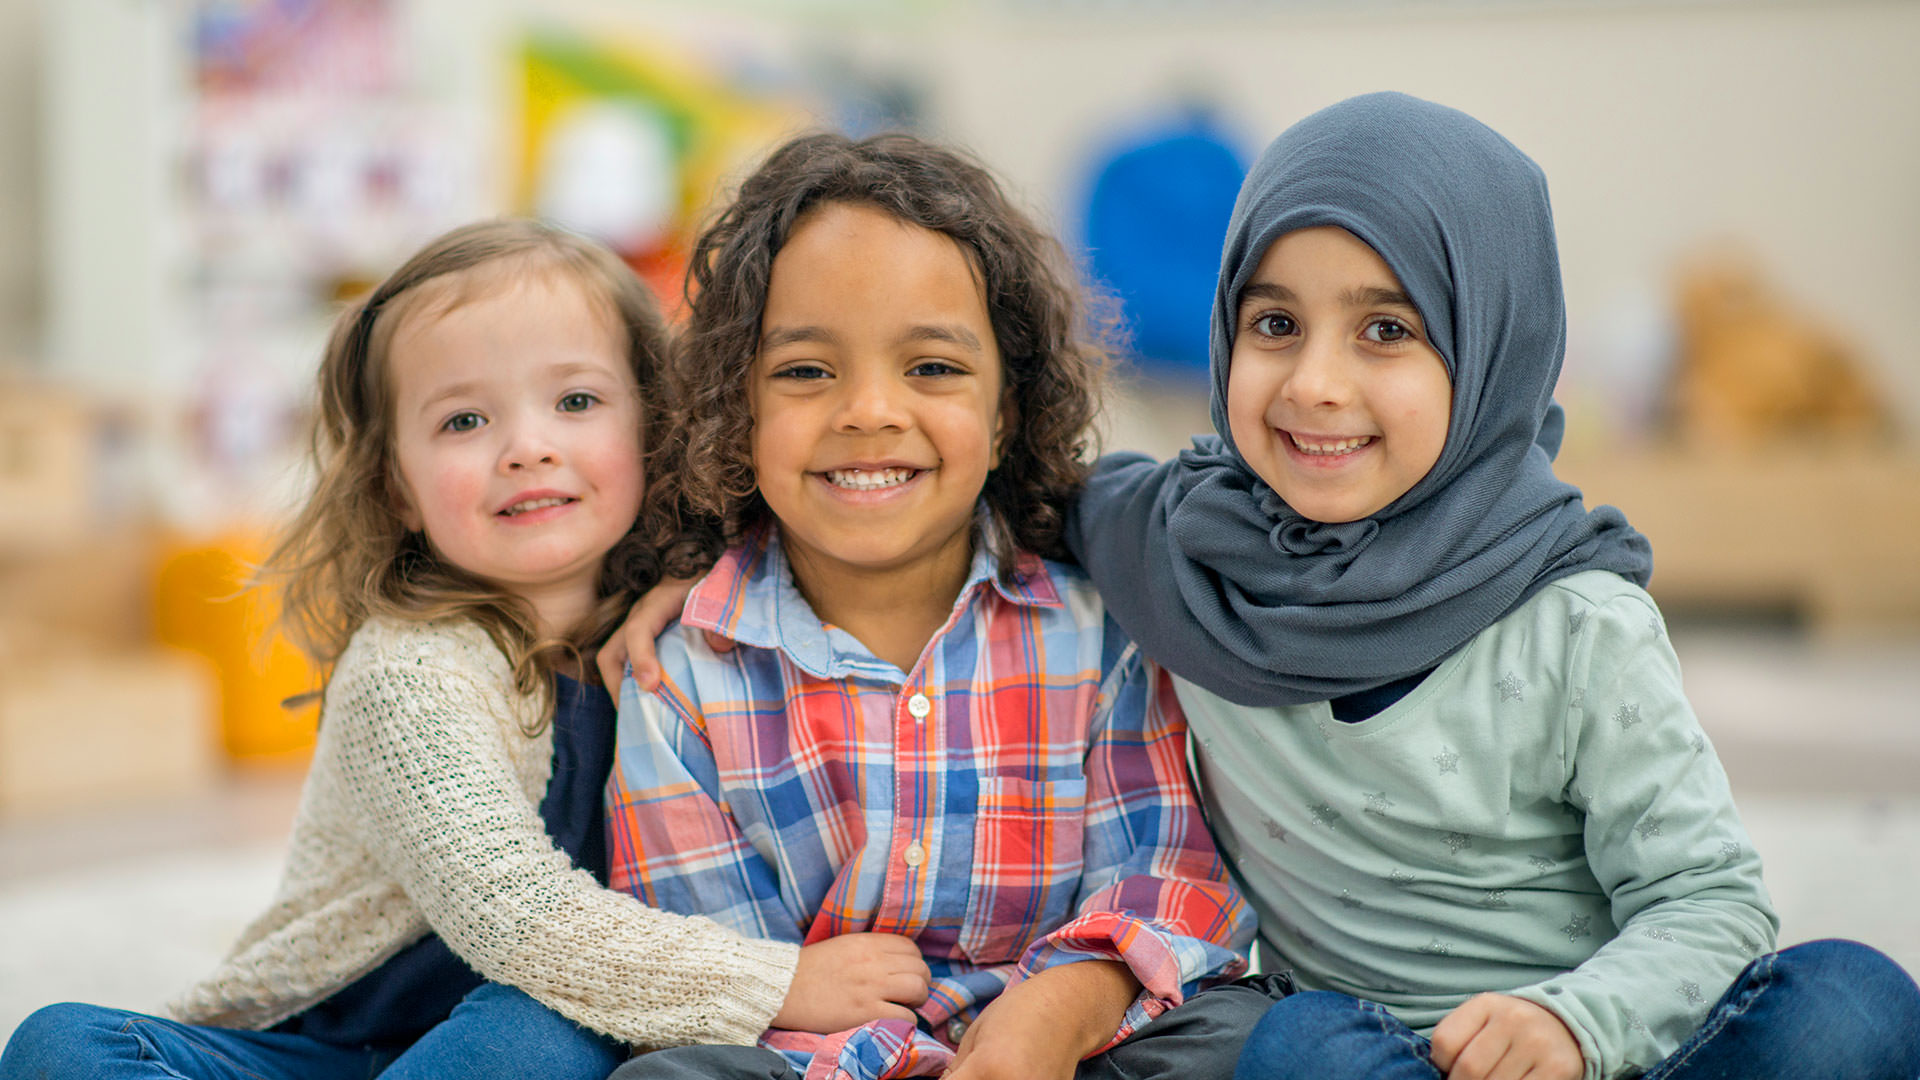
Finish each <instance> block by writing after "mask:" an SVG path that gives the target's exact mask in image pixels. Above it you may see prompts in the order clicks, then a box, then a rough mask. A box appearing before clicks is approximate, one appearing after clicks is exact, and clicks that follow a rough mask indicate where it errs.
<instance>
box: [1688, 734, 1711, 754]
mask: <svg viewBox="0 0 1920 1080" xmlns="http://www.w3.org/2000/svg"><path fill="white" fill-rule="evenodd" d="M1687 742H1688V745H1690V746H1692V747H1693V752H1694V753H1696V754H1704V753H1706V752H1707V736H1706V734H1705V733H1704V732H1699V731H1696V732H1694V733H1693V738H1691V739H1689V740H1687Z"/></svg>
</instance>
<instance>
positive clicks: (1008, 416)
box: [987, 387, 1020, 472]
mask: <svg viewBox="0 0 1920 1080" xmlns="http://www.w3.org/2000/svg"><path fill="white" fill-rule="evenodd" d="M1019 423H1020V405H1019V402H1018V401H1017V400H1015V398H1014V396H1013V388H1012V387H1008V388H1007V389H1005V390H1003V391H1001V392H1000V411H999V412H998V413H997V414H996V415H995V416H994V418H993V456H992V457H990V458H988V459H987V471H988V472H992V471H993V470H995V469H997V468H999V467H1000V455H1001V453H1002V452H1003V451H1004V450H1006V448H1007V438H1008V436H1009V433H1010V432H1012V431H1014V430H1015V429H1016V428H1017V426H1018V425H1019Z"/></svg>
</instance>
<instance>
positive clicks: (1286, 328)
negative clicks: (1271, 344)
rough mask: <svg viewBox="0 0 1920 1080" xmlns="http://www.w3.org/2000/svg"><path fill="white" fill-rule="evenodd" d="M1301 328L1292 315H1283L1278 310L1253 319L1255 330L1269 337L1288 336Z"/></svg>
mask: <svg viewBox="0 0 1920 1080" xmlns="http://www.w3.org/2000/svg"><path fill="white" fill-rule="evenodd" d="M1299 330H1300V327H1299V324H1297V323H1295V322H1294V321H1293V317H1292V316H1291V315H1282V314H1279V313H1278V312H1273V313H1270V314H1266V315H1262V316H1260V317H1259V318H1257V319H1255V320H1253V332H1254V333H1256V334H1263V335H1265V336H1267V337H1286V336H1288V335H1290V334H1294V333H1298V332H1299Z"/></svg>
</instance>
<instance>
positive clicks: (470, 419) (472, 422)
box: [440, 411, 487, 431]
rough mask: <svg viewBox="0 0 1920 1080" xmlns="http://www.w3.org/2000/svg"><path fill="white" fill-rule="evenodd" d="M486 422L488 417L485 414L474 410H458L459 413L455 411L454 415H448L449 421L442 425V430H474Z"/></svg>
mask: <svg viewBox="0 0 1920 1080" xmlns="http://www.w3.org/2000/svg"><path fill="white" fill-rule="evenodd" d="M486 422H487V418H486V417H484V416H481V415H480V414H479V413H477V412H472V411H468V412H457V413H454V414H453V415H452V416H449V417H447V422H446V423H444V424H441V425H440V430H442V431H473V430H474V429H476V428H478V427H480V426H481V425H482V424H485V423H486Z"/></svg>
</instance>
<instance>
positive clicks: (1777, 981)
mask: <svg viewBox="0 0 1920 1080" xmlns="http://www.w3.org/2000/svg"><path fill="white" fill-rule="evenodd" d="M1233 1075H1234V1080H1309V1078H1311V1080H1440V1071H1439V1070H1438V1069H1435V1068H1434V1067H1433V1065H1432V1063H1431V1062H1430V1061H1429V1060H1428V1044H1427V1040H1426V1039H1423V1038H1421V1037H1420V1036H1418V1035H1416V1034H1414V1033H1413V1032H1412V1031H1411V1030H1409V1029H1408V1028H1407V1026H1406V1025H1405V1024H1402V1023H1400V1022H1399V1021H1398V1020H1396V1019H1394V1018H1393V1016H1392V1015H1390V1014H1389V1013H1388V1012H1387V1011H1386V1010H1385V1009H1383V1008H1381V1007H1380V1006H1378V1005H1376V1004H1374V1003H1372V1002H1369V1001H1361V1000H1359V999H1356V998H1351V997H1348V996H1346V995H1345V994H1336V993H1329V992H1326V991H1316V992H1311V993H1303V994H1296V995H1293V996H1292V997H1289V998H1286V999H1285V1000H1283V1001H1281V1002H1280V1003H1278V1004H1276V1005H1275V1006H1274V1007H1273V1008H1272V1009H1270V1010H1268V1012H1267V1015H1266V1016H1265V1017H1264V1018H1262V1019H1261V1021H1260V1023H1259V1025H1258V1026H1257V1027H1256V1028H1255V1029H1254V1033H1253V1035H1252V1037H1251V1038H1249V1039H1248V1040H1247V1045H1246V1048H1245V1049H1244V1050H1243V1051H1242V1053H1241V1055H1240V1063H1239V1066H1238V1067H1237V1068H1236V1069H1235V1071H1234V1074H1233ZM1916 1077H1920V988H1916V987H1915V985H1914V981H1913V979H1912V977H1911V976H1909V975H1908V974H1907V973H1906V972H1905V971H1902V970H1901V969H1900V966H1899V965H1898V964H1895V963H1894V962H1893V961H1892V960H1890V959H1888V958H1887V957H1886V956H1884V955H1882V954H1880V953H1879V952H1876V951H1875V950H1873V949H1870V948H1868V947H1867V946H1865V945H1861V944H1858V943H1856V942H1851V941H1814V942H1809V943H1807V944H1805V945H1797V946H1795V947H1793V948H1791V949H1786V950H1783V951H1781V952H1777V953H1772V954H1770V955H1767V956H1763V957H1761V958H1760V959H1758V960H1755V961H1754V962H1753V963H1751V964H1749V965H1747V968H1746V970H1745V971H1742V972H1741V973H1740V977H1739V978H1738V979H1735V980H1734V983H1733V985H1732V986H1731V987H1729V988H1728V990H1727V992H1726V994H1724V995H1723V996H1722V997H1721V998H1720V1001H1719V1002H1718V1003H1717V1004H1715V1005H1714V1007H1713V1009H1712V1010H1711V1011H1710V1012H1709V1013H1708V1014H1707V1019H1706V1022H1705V1023H1703V1024H1701V1025H1700V1027H1699V1028H1698V1029H1696V1030H1695V1031H1694V1033H1693V1035H1692V1036H1690V1037H1689V1038H1688V1039H1687V1041H1686V1042H1684V1043H1682V1044H1681V1045H1680V1048H1679V1049H1678V1050H1676V1051H1674V1053H1673V1054H1672V1055H1670V1056H1669V1057H1668V1058H1667V1059H1666V1060H1665V1061H1663V1062H1661V1063H1660V1064H1659V1065H1657V1066H1655V1067H1654V1068H1653V1070H1652V1071H1651V1072H1648V1073H1646V1074H1645V1078H1644V1080H1915V1078H1916Z"/></svg>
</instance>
